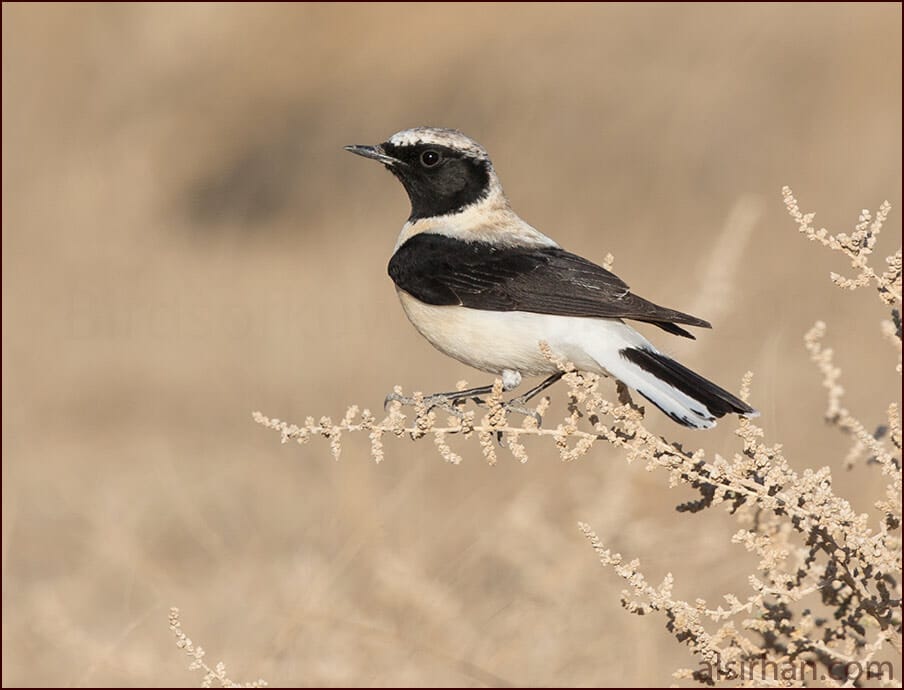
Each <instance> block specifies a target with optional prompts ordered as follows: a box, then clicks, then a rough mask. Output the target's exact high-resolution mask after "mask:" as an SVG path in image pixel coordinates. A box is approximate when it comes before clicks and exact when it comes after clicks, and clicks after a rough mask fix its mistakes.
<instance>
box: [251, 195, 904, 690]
mask: <svg viewBox="0 0 904 690" xmlns="http://www.w3.org/2000/svg"><path fill="white" fill-rule="evenodd" d="M783 194H784V199H785V204H786V206H787V208H788V211H789V213H790V214H791V216H792V217H793V218H794V220H795V221H796V222H797V223H798V225H799V229H800V232H802V233H804V234H806V235H807V237H808V238H809V239H811V240H817V241H819V242H821V243H822V244H823V245H825V246H827V247H829V248H831V249H833V250H836V251H840V252H842V253H844V254H845V255H846V256H847V257H848V258H849V259H850V260H851V264H852V265H853V267H854V268H855V269H856V270H857V275H856V276H855V277H854V278H847V277H843V276H840V275H838V274H832V276H831V277H832V281H833V282H834V283H835V284H836V285H838V286H840V287H842V288H844V289H849V290H854V289H856V288H859V287H863V286H865V285H868V284H873V285H874V286H875V287H876V289H877V292H878V295H879V297H880V299H881V300H882V302H883V304H885V305H889V306H891V307H892V309H891V319H890V320H889V321H886V322H884V323H883V324H882V327H881V332H882V335H883V336H884V337H885V338H886V339H887V340H888V341H890V342H892V343H893V344H894V346H895V347H896V348H897V353H898V357H897V367H896V370H897V372H898V373H899V374H900V372H901V320H900V302H901V250H900V249H898V250H897V252H896V253H895V254H893V255H891V256H889V257H888V258H887V259H886V260H885V264H886V268H885V269H883V270H881V271H879V270H877V269H875V268H874V267H872V266H871V265H870V263H869V258H870V256H871V255H872V252H873V250H874V248H875V245H876V241H877V238H878V236H879V233H880V231H881V229H882V226H883V223H884V222H885V220H886V218H887V216H888V214H889V211H890V205H889V204H888V203H887V202H885V203H883V204H882V205H881V206H880V208H879V211H878V212H877V213H876V214H875V217H873V215H872V214H871V213H870V212H869V211H863V212H862V213H861V215H860V219H859V221H858V224H857V226H856V228H855V230H854V232H853V233H852V234H851V235H846V234H838V235H831V234H829V233H828V232H827V231H826V230H825V229H820V230H815V229H813V227H812V225H811V223H812V220H813V214H811V213H807V214H804V213H801V211H800V209H799V207H798V204H797V201H796V200H795V198H794V196H793V194H792V193H791V190H790V189H789V188H787V187H786V188H784V190H783ZM825 333H826V326H825V324H823V323H821V322H818V323H817V324H816V325H815V326H814V327H813V329H811V331H810V332H809V333H808V334H807V335H806V338H805V345H806V347H807V349H808V351H809V353H810V356H811V359H812V360H813V362H814V363H815V364H816V365H817V367H818V368H819V371H820V372H821V374H822V376H823V385H824V386H825V388H826V390H827V392H828V408H827V412H826V419H827V420H828V422H829V423H830V425H831V426H830V428H831V429H832V430H833V431H834V429H837V430H840V431H841V432H843V433H844V434H846V435H848V436H849V437H850V438H851V442H852V445H851V449H850V451H849V452H848V454H847V460H846V462H847V465H848V466H849V467H850V466H853V465H854V464H855V463H856V462H858V461H859V460H861V459H863V458H866V460H867V463H868V464H870V465H873V466H876V467H877V468H878V470H879V471H881V473H882V475H883V477H884V479H885V483H886V489H885V495H884V496H883V497H882V499H881V500H879V501H877V502H876V503H875V506H874V508H875V512H874V513H873V514H859V513H857V512H856V511H855V510H854V509H853V508H852V506H851V505H850V503H849V502H848V501H847V500H845V499H844V498H842V497H841V496H839V495H837V494H836V493H835V492H834V490H833V488H832V477H831V473H830V471H829V469H828V468H826V467H823V468H820V469H804V470H803V471H797V470H795V469H793V468H792V466H791V464H790V463H789V461H788V460H787V459H786V458H785V456H784V455H783V452H782V446H781V444H777V443H772V444H770V443H767V442H766V441H765V440H764V439H765V432H764V430H763V429H762V428H760V427H758V426H756V425H755V424H754V423H753V422H752V421H750V420H747V419H740V420H738V427H737V429H736V432H735V433H736V435H737V436H738V437H739V439H740V444H739V446H740V447H739V450H738V452H736V453H735V454H734V455H733V457H731V458H726V457H722V456H720V455H719V454H710V453H707V451H706V450H705V449H703V448H698V449H693V450H691V449H685V448H684V447H682V446H681V445H680V444H678V443H674V442H670V441H669V440H667V439H666V438H663V437H661V436H658V435H656V434H654V433H652V432H650V431H649V430H648V429H647V428H646V427H645V426H644V424H643V411H642V410H641V409H640V408H638V407H637V406H635V405H634V404H633V402H632V401H631V399H630V397H629V396H628V395H627V391H626V390H625V389H623V388H621V387H620V388H619V402H618V404H616V403H613V402H610V401H608V400H606V399H605V398H604V397H603V395H602V394H601V393H600V391H599V389H598V386H599V377H597V376H595V375H592V374H586V373H582V372H579V371H576V370H575V369H574V367H573V366H572V365H571V364H570V363H568V362H565V361H561V360H560V359H558V358H557V357H556V355H555V353H553V352H552V351H550V349H549V348H548V347H546V346H545V345H544V346H542V350H543V352H544V355H545V356H546V357H548V358H549V359H550V360H551V361H554V362H556V364H557V365H558V366H559V368H560V369H561V370H562V371H564V372H565V376H564V380H565V381H566V383H567V384H568V388H569V393H568V396H569V408H568V409H569V415H568V416H567V417H566V418H565V419H564V420H562V421H561V422H559V423H558V424H557V425H556V426H554V427H544V426H542V425H539V424H538V423H537V421H536V420H535V419H534V418H533V417H526V418H525V419H524V420H523V421H522V422H521V423H520V424H515V423H513V422H512V421H510V417H511V415H510V413H509V411H508V410H507V408H506V407H505V405H504V401H503V398H502V387H501V382H499V381H497V383H496V386H495V388H494V390H493V393H492V394H491V395H490V396H489V398H488V399H487V400H486V401H485V402H486V405H485V409H484V413H483V414H482V416H481V417H480V418H479V419H478V418H477V416H476V412H475V411H474V410H473V409H464V408H457V409H455V410H452V412H454V414H448V417H447V419H446V422H445V424H444V425H441V424H440V422H439V419H438V417H437V412H436V411H435V410H430V409H427V406H426V404H425V403H424V396H423V395H421V394H419V393H416V394H415V396H414V398H415V401H416V403H415V405H414V411H413V417H411V418H409V417H408V416H407V415H405V414H404V413H403V411H402V406H401V404H400V403H398V402H393V403H391V405H390V407H389V410H388V413H387V415H386V417H385V418H384V419H382V420H380V421H378V420H377V419H376V418H375V417H374V415H373V414H372V413H371V412H370V411H368V410H364V411H363V412H362V413H359V410H358V408H357V407H352V408H350V409H349V410H348V412H347V413H346V415H345V416H344V417H343V419H342V420H341V421H339V422H338V423H335V422H333V421H332V420H331V419H330V418H328V417H322V418H321V419H320V420H319V421H317V420H315V419H314V418H308V419H307V420H306V421H305V423H304V424H303V425H300V426H299V425H294V424H289V423H286V422H283V421H280V420H278V419H270V418H268V417H265V416H264V415H262V414H260V413H259V412H255V413H254V419H255V421H257V422H258V423H260V424H262V425H264V426H266V427H268V428H271V429H274V430H276V431H278V432H279V433H280V436H281V439H282V441H283V442H287V441H289V440H295V441H297V442H299V443H306V442H307V441H308V440H310V438H311V437H314V436H321V437H324V438H326V439H328V440H329V442H330V447H331V450H332V453H333V456H334V457H336V458H338V457H339V454H340V451H341V439H342V436H343V434H345V433H352V432H366V433H367V434H368V435H369V437H370V442H371V455H372V457H373V459H374V460H375V461H377V462H379V461H380V460H382V459H383V456H384V448H383V439H384V437H385V436H386V435H387V434H388V435H392V436H395V437H399V438H401V437H409V438H411V439H420V438H424V437H427V436H432V438H433V442H434V445H435V446H436V448H437V450H438V451H439V453H440V455H441V456H442V457H443V458H444V459H445V460H446V461H448V462H452V463H458V462H460V461H461V459H462V458H461V456H460V455H459V454H457V453H456V452H455V451H454V450H452V448H451V446H450V445H449V442H450V438H451V437H457V438H461V439H464V440H465V441H467V440H469V439H471V438H475V437H476V439H477V441H478V444H479V446H480V448H481V451H482V454H483V456H484V457H485V459H486V460H487V461H488V462H489V463H495V462H496V461H497V453H498V448H499V446H500V445H505V446H507V447H508V449H509V451H510V452H511V453H512V454H513V456H514V457H515V458H517V459H518V460H520V461H522V462H525V461H526V460H527V454H526V452H525V448H524V445H523V444H522V441H523V439H524V438H525V437H528V436H535V437H548V438H550V439H551V440H552V441H553V442H554V443H555V446H556V448H557V450H558V452H559V455H560V457H561V458H562V459H563V460H574V459H577V458H579V457H581V456H583V455H585V454H586V453H587V452H588V451H589V450H590V449H591V448H592V447H593V446H594V445H595V444H596V443H600V442H602V443H605V444H608V445H610V446H615V447H617V448H622V449H624V451H625V454H626V458H627V460H628V462H633V461H635V460H641V461H643V462H644V463H646V466H647V468H648V469H656V468H661V469H664V470H666V471H667V472H668V473H669V476H670V483H671V485H672V486H678V485H687V486H690V487H692V488H694V489H695V490H697V491H699V493H700V498H699V499H697V500H694V501H690V502H686V503H683V504H681V505H679V506H678V510H679V511H683V512H692V513H694V512H699V511H702V510H705V509H707V508H710V507H713V506H716V505H722V506H724V507H725V508H726V510H727V511H728V512H729V513H731V514H732V515H734V516H735V518H736V519H737V520H739V522H740V526H741V529H740V530H739V531H738V532H737V533H736V534H735V535H734V537H733V541H734V542H735V543H737V544H740V545H741V546H743V547H744V548H745V549H747V550H748V551H750V552H753V553H755V554H756V555H757V556H758V557H759V559H760V560H759V566H758V569H757V572H756V573H755V574H753V575H751V576H750V578H749V583H750V586H751V588H752V590H753V592H752V593H751V594H749V595H747V596H739V595H734V594H729V595H725V597H724V599H725V602H724V603H723V604H721V605H718V606H715V607H713V606H711V605H710V604H708V603H707V602H706V601H703V600H696V601H695V602H694V603H688V602H686V601H681V600H676V599H675V598H673V596H672V587H673V582H672V577H671V575H669V576H667V577H666V579H665V580H664V581H663V582H662V584H660V585H659V586H653V585H651V584H650V583H648V582H647V580H646V579H645V578H644V576H643V575H642V574H641V572H640V571H639V564H638V562H637V561H625V560H624V559H623V558H622V556H621V555H619V554H613V553H611V552H610V551H609V550H607V549H606V548H605V546H604V545H603V544H602V543H601V542H600V540H599V539H598V538H597V536H596V535H595V534H594V532H593V530H592V529H591V527H590V526H588V525H586V524H583V523H581V524H580V529H581V530H582V532H583V533H584V534H585V536H586V537H587V538H588V539H589V541H590V543H591V545H592V547H593V548H594V549H595V550H596V552H597V554H598V555H599V558H600V560H601V562H602V563H603V564H604V565H606V566H609V567H612V568H614V570H615V572H616V573H617V574H618V575H619V576H621V577H622V578H624V579H625V581H626V582H627V583H628V586H629V589H628V590H626V592H625V593H624V595H623V600H622V603H623V605H624V607H625V608H626V609H627V610H628V611H631V612H634V613H638V614H645V613H649V612H654V611H655V612H659V613H662V614H663V615H664V616H665V617H666V621H667V627H668V629H669V631H670V632H672V633H673V634H674V635H675V637H676V638H677V639H678V640H679V641H680V642H682V643H684V644H686V645H687V646H688V647H689V649H690V650H691V651H692V652H693V653H694V655H695V656H696V657H697V661H698V662H699V667H698V668H697V669H683V670H680V671H678V672H677V673H676V676H677V677H679V678H691V679H694V680H696V681H698V682H701V683H705V684H714V683H716V682H719V681H729V682H733V683H736V684H738V683H739V684H741V685H774V684H776V683H780V684H782V685H785V686H799V685H806V684H811V683H813V682H814V681H816V682H818V683H825V684H829V685H837V686H842V687H854V686H858V685H860V684H862V683H863V682H864V681H865V680H867V679H868V677H878V679H880V680H882V682H884V683H894V681H895V679H894V677H893V673H892V667H891V665H890V662H887V661H883V660H882V658H883V657H882V656H881V655H882V654H883V653H885V654H887V652H885V649H886V647H887V646H889V645H891V646H892V647H894V648H895V649H897V650H898V653H900V650H901V518H902V516H901V419H900V410H899V405H898V404H897V403H896V402H894V401H893V402H891V403H890V404H889V405H888V407H887V414H886V415H885V417H886V418H885V419H884V420H883V421H882V423H881V424H879V425H877V426H875V427H871V426H868V425H867V424H865V423H864V422H862V421H860V420H859V419H857V418H856V417H855V416H854V415H853V414H852V413H851V412H850V411H849V410H848V409H847V408H846V407H845V406H844V404H843V393H844V391H843V388H842V387H841V383H840V376H841V372H840V370H839V369H838V367H836V366H835V365H834V363H833V359H832V350H831V349H828V348H826V347H825V346H824V345H823V338H824V336H825ZM751 380H752V375H751V374H749V373H748V374H747V375H746V376H745V377H744V381H743V383H742V386H741V397H742V398H744V399H747V397H748V395H749V388H750V384H751ZM460 386H461V387H462V388H463V387H464V383H463V382H462V383H461V384H460ZM397 392H398V393H401V390H400V389H397ZM548 404H549V402H548V399H543V400H542V401H541V402H540V404H539V405H538V406H537V408H536V412H537V414H538V416H539V415H543V414H545V413H546V412H547V409H548ZM870 428H874V429H875V430H874V431H870ZM757 664H761V665H762V666H761V667H758V666H757ZM897 670H898V671H900V668H898V669H897Z"/></svg>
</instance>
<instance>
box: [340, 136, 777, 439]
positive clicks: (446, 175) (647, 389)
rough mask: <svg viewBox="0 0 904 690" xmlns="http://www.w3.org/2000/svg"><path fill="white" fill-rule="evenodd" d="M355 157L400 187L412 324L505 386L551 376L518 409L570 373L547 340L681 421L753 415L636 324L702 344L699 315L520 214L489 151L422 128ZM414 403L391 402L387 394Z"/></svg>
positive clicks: (448, 403)
mask: <svg viewBox="0 0 904 690" xmlns="http://www.w3.org/2000/svg"><path fill="white" fill-rule="evenodd" d="M345 149H346V150H347V151H350V152H351V153H354V154H357V155H359V156H363V157H365V158H369V159H372V160H375V161H377V162H379V163H382V164H383V166H385V167H386V168H387V169H388V170H389V172H391V173H392V174H393V175H394V176H395V177H396V178H398V180H399V181H400V182H401V183H402V186H403V187H404V188H405V191H406V192H407V194H408V199H409V201H410V203H411V214H410V215H409V217H408V220H407V221H406V222H405V224H404V225H403V227H402V230H401V232H400V234H399V236H398V239H397V241H396V245H395V248H394V250H393V254H392V257H391V259H390V261H389V266H388V272H389V276H390V278H392V280H393V282H394V283H395V287H396V292H397V293H398V297H399V300H400V302H401V305H402V309H403V310H404V312H405V314H406V316H407V317H408V319H409V321H410V322H411V323H412V324H413V325H414V327H415V329H417V331H418V332H419V333H420V334H421V335H422V336H423V337H424V338H426V339H427V340H428V341H429V342H430V343H431V344H432V345H433V346H434V347H435V348H436V349H438V350H439V351H440V352H442V353H444V354H446V355H448V356H450V357H452V358H454V359H456V360H458V361H460V362H463V363H464V364H467V365H469V366H471V367H473V368H475V369H478V370H480V371H483V372H487V373H489V374H495V375H497V376H500V377H501V380H502V388H503V391H505V392H510V391H513V390H514V389H515V388H517V387H518V386H519V385H520V384H521V382H522V379H523V378H524V377H534V376H546V378H545V379H544V380H543V381H542V382H541V383H540V384H539V385H537V386H535V387H534V388H532V389H530V390H529V391H527V392H526V393H525V394H523V395H521V396H519V397H517V398H513V399H512V400H510V401H509V402H508V403H507V405H508V406H509V408H510V409H512V410H514V411H518V412H523V413H525V414H529V413H530V412H529V411H526V408H525V407H524V405H525V403H526V402H527V401H528V400H530V399H531V398H533V397H534V396H536V395H538V394H539V393H540V392H542V391H544V390H546V388H548V387H549V386H551V385H553V384H554V383H555V382H556V381H558V380H559V379H560V378H561V377H562V375H563V372H562V371H561V370H560V369H559V367H558V366H557V364H555V363H554V362H552V361H550V358H549V357H548V356H546V355H545V354H544V353H543V352H542V350H541V343H546V344H547V346H548V347H549V348H550V349H551V350H552V351H553V352H554V353H556V354H557V355H559V356H560V357H562V358H563V359H565V360H567V361H569V362H572V363H573V364H574V366H575V368H576V369H578V370H580V371H586V372H590V373H594V374H599V375H605V376H609V377H612V378H615V379H616V380H617V381H620V382H622V383H623V384H625V385H626V386H628V387H629V388H631V389H633V390H635V391H636V392H637V393H639V394H640V395H641V396H643V397H644V398H646V399H647V400H649V401H650V402H651V403H652V404H653V405H655V406H656V407H657V408H659V409H660V410H661V411H662V412H663V413H665V414H666V415H668V417H670V418H671V419H672V420H674V421H675V422H677V423H678V424H681V425H683V426H686V427H690V428H695V429H707V428H710V427H713V426H715V424H716V420H717V419H719V418H721V417H723V416H725V415H726V414H737V415H740V416H742V417H754V416H757V415H758V414H759V413H758V412H757V411H756V410H755V409H754V408H753V407H751V406H750V405H748V404H747V403H746V402H744V401H742V400H740V399H739V398H738V397H736V396H735V395H733V394H732V393H730V392H728V391H727V390H725V389H724V388H721V387H720V386H718V385H716V384H715V383H713V382H711V381H709V380H707V379H706V378H704V377H703V376H701V375H699V374H697V373H695V372H694V371H692V370H690V369H689V368H687V367H685V366H684V365H683V364H680V363H679V362H677V361H676V360H674V359H672V358H671V357H669V356H668V355H666V354H664V353H663V352H661V351H660V350H658V349H656V347H655V346H654V345H653V344H652V343H651V342H650V341H649V340H648V339H647V338H645V337H644V336H643V335H642V334H641V333H640V332H638V331H637V330H635V329H634V328H632V327H631V325H629V324H628V323H627V322H628V321H639V322H645V323H649V324H653V325H654V326H658V327H659V328H661V329H662V330H663V331H666V332H667V333H670V334H672V335H677V336H682V337H685V338H692V339H693V338H694V335H693V334H692V333H690V332H689V331H688V330H686V329H685V328H684V326H691V327H698V328H711V325H710V323H708V322H707V321H704V320H703V319H700V318H697V317H696V316H691V315H690V314H685V313H683V312H680V311H677V310H674V309H669V308H666V307H661V306H658V305H657V304H654V303H653V302H650V301H648V300H646V299H644V298H642V297H639V296H638V295H635V294H634V293H633V292H631V290H630V288H629V287H628V284H627V283H625V282H624V281H623V280H622V279H621V278H619V277H618V276H616V275H615V274H614V273H612V272H611V271H609V270H607V269H605V268H603V267H602V266H599V265H597V264H596V263H594V262H592V261H590V260H588V259H585V258H583V257H581V256H578V255H576V254H573V253H571V252H568V251H566V250H565V249H563V248H562V247H560V246H559V244H558V243H556V242H555V241H554V240H553V239H551V238H550V237H548V236H547V235H545V234H543V233H542V232H540V231H539V230H537V229H536V228H534V227H533V226H531V225H530V224H529V223H527V222H526V221H524V220H522V219H521V217H520V216H518V214H517V213H515V211H514V210H513V209H512V207H511V204H510V203H509V201H508V199H507V198H506V196H505V193H504V192H503V189H502V185H501V183H500V181H499V177H498V175H497V174H496V171H495V169H494V167H493V163H492V161H491V160H490V156H489V154H488V153H487V150H486V149H485V148H484V147H483V146H481V145H480V144H478V143H477V142H476V141H474V140H473V139H471V138H469V137H468V136H466V135H464V134H463V133H462V132H460V131H459V130H456V129H447V128H441V127H414V128H411V129H406V130H402V131H400V132H397V133H395V134H393V135H392V136H390V137H389V139H387V140H386V141H384V142H382V143H380V144H377V145H373V146H371V145H366V146H365V145H351V146H346V147H345ZM491 390H492V386H481V387H478V388H471V389H468V390H464V391H452V392H449V393H437V394H434V395H432V396H427V397H426V398H424V400H425V402H426V403H427V404H428V406H429V407H436V406H438V405H442V406H444V407H446V408H447V409H454V406H455V405H456V404H457V403H460V402H461V401H463V400H466V399H475V400H477V401H478V402H482V400H481V399H480V397H479V396H481V395H486V394H487V393H489V392H490V391H491ZM390 399H399V400H403V401H404V402H407V403H411V402H412V400H411V399H408V398H402V397H401V396H398V395H396V396H395V397H394V396H393V394H390V396H389V397H388V398H387V401H389V400H390Z"/></svg>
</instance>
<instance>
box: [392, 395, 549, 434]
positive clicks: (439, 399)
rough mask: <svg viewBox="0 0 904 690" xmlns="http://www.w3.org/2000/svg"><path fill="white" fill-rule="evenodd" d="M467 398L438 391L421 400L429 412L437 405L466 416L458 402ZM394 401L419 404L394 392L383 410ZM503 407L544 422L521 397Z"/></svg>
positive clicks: (480, 400)
mask: <svg viewBox="0 0 904 690" xmlns="http://www.w3.org/2000/svg"><path fill="white" fill-rule="evenodd" d="M467 399H469V398H456V397H454V396H452V395H446V394H444V393H438V394H434V395H428V396H425V397H423V398H421V402H422V403H423V405H424V407H425V408H426V410H427V412H429V411H430V410H432V409H433V408H435V407H440V408H442V409H443V410H445V411H446V412H449V413H450V414H453V415H455V416H456V417H459V418H461V417H463V416H464V412H463V411H462V410H461V408H460V407H459V406H458V404H457V403H459V402H461V401H463V400H467ZM470 399H471V400H473V401H474V402H475V403H476V404H477V405H482V406H486V404H487V401H486V400H484V399H483V398H478V397H475V396H471V397H470ZM392 402H398V403H401V404H402V405H404V406H405V407H415V406H417V405H418V400H417V398H413V397H409V396H407V395H401V394H400V393H396V392H392V393H390V394H389V395H387V396H386V400H384V401H383V410H384V411H385V410H386V409H387V408H388V407H389V404H390V403H392ZM502 407H503V409H504V410H505V411H506V413H507V414H508V413H512V412H514V413H515V414H520V415H523V416H525V417H533V419H534V420H535V421H536V422H537V426H540V425H541V424H542V423H543V417H542V416H540V413H539V412H537V411H536V410H533V409H531V408H529V407H527V406H526V405H525V404H524V401H523V400H522V399H520V398H514V399H513V400H510V401H509V402H503V403H502Z"/></svg>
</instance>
